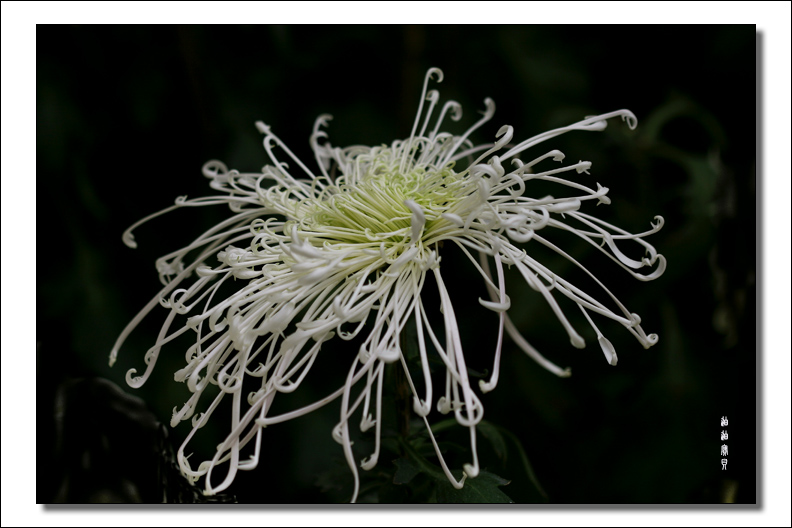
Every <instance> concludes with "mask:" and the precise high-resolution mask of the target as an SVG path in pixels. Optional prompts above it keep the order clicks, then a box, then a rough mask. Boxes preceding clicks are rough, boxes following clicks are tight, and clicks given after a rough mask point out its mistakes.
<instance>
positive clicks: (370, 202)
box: [300, 159, 462, 245]
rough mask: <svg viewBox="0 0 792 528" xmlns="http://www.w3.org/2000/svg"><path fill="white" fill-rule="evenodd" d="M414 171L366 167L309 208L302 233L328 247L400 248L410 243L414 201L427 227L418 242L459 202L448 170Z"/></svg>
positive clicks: (377, 165) (423, 168) (456, 186)
mask: <svg viewBox="0 0 792 528" xmlns="http://www.w3.org/2000/svg"><path fill="white" fill-rule="evenodd" d="M452 167H453V164H448V165H446V166H445V167H443V168H440V169H438V168H436V167H433V166H418V167H413V168H411V169H409V170H408V171H404V172H401V171H399V166H398V164H397V163H393V162H391V163H389V164H386V163H384V162H379V163H378V162H377V160H376V159H375V162H374V163H371V164H370V165H369V167H368V168H367V169H366V170H365V172H363V174H362V175H361V176H359V177H357V178H354V176H353V177H347V176H344V177H341V178H339V179H338V180H337V181H336V184H335V186H334V188H333V189H331V190H328V191H330V192H327V193H324V195H323V197H322V198H321V199H318V200H316V201H313V203H312V204H310V207H309V209H310V213H309V214H308V215H306V216H305V217H304V218H303V220H302V222H300V224H301V230H304V231H307V232H311V234H312V235H314V236H318V237H320V238H323V239H325V240H332V242H333V243H342V244H343V243H353V244H361V243H363V244H370V243H372V242H376V243H377V244H379V243H380V242H385V243H386V244H389V245H390V244H401V243H403V242H405V241H407V240H409V235H410V230H411V226H412V222H413V211H411V210H410V208H409V207H408V206H407V205H406V204H405V202H407V201H408V200H410V201H412V202H414V203H415V204H417V205H418V207H420V209H421V211H422V212H423V214H424V216H425V218H426V223H425V225H424V229H423V235H422V237H421V238H422V240H427V239H428V238H429V237H431V236H432V234H433V229H434V228H435V227H436V226H437V225H438V224H439V223H441V222H443V223H444V222H445V221H443V220H442V219H441V217H440V215H441V214H442V213H445V212H448V211H449V209H450V208H451V207H452V206H453V205H454V204H455V203H456V202H458V200H459V199H460V198H461V197H462V196H461V193H460V190H461V181H460V179H459V178H458V176H457V174H456V173H455V172H454V171H453V169H452Z"/></svg>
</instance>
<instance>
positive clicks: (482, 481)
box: [437, 471, 514, 504]
mask: <svg viewBox="0 0 792 528" xmlns="http://www.w3.org/2000/svg"><path fill="white" fill-rule="evenodd" d="M507 484H509V481H508V480H506V479H503V478H501V477H499V476H498V475H495V474H494V473H490V472H488V471H482V472H480V473H479V475H478V476H477V477H476V478H474V479H467V480H465V485H464V486H463V487H462V489H455V488H454V487H453V486H452V485H451V484H450V483H449V482H448V480H446V481H444V482H438V483H437V502H440V503H446V504H449V503H450V504H511V503H513V502H514V501H513V500H511V499H510V498H509V496H508V495H506V494H505V493H503V492H502V491H501V490H500V487H501V486H506V485H507Z"/></svg>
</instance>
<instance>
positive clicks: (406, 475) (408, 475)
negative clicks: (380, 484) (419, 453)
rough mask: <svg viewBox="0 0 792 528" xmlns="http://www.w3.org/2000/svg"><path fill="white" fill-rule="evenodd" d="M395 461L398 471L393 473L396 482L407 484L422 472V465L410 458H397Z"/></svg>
mask: <svg viewBox="0 0 792 528" xmlns="http://www.w3.org/2000/svg"><path fill="white" fill-rule="evenodd" d="M393 463H394V464H395V465H396V473H395V474H394V475H393V483H394V484H407V483H408V482H410V481H411V480H412V479H413V477H414V476H415V475H417V474H418V473H420V472H421V467H420V466H418V464H416V463H415V462H413V461H412V459H409V458H397V459H396V460H394V461H393Z"/></svg>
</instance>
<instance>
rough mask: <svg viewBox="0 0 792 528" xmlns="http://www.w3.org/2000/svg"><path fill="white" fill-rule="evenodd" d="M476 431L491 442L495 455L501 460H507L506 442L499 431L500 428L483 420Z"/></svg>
mask: <svg viewBox="0 0 792 528" xmlns="http://www.w3.org/2000/svg"><path fill="white" fill-rule="evenodd" d="M476 429H478V431H479V432H480V433H481V434H482V435H484V438H486V439H487V440H489V443H490V444H492V449H493V450H494V451H495V455H497V457H498V458H500V459H501V460H506V441H505V440H504V439H503V435H502V434H501V433H500V431H498V428H497V427H495V426H494V425H492V424H491V423H489V422H487V421H485V420H482V421H480V422H479V424H478V426H477V427H476Z"/></svg>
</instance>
